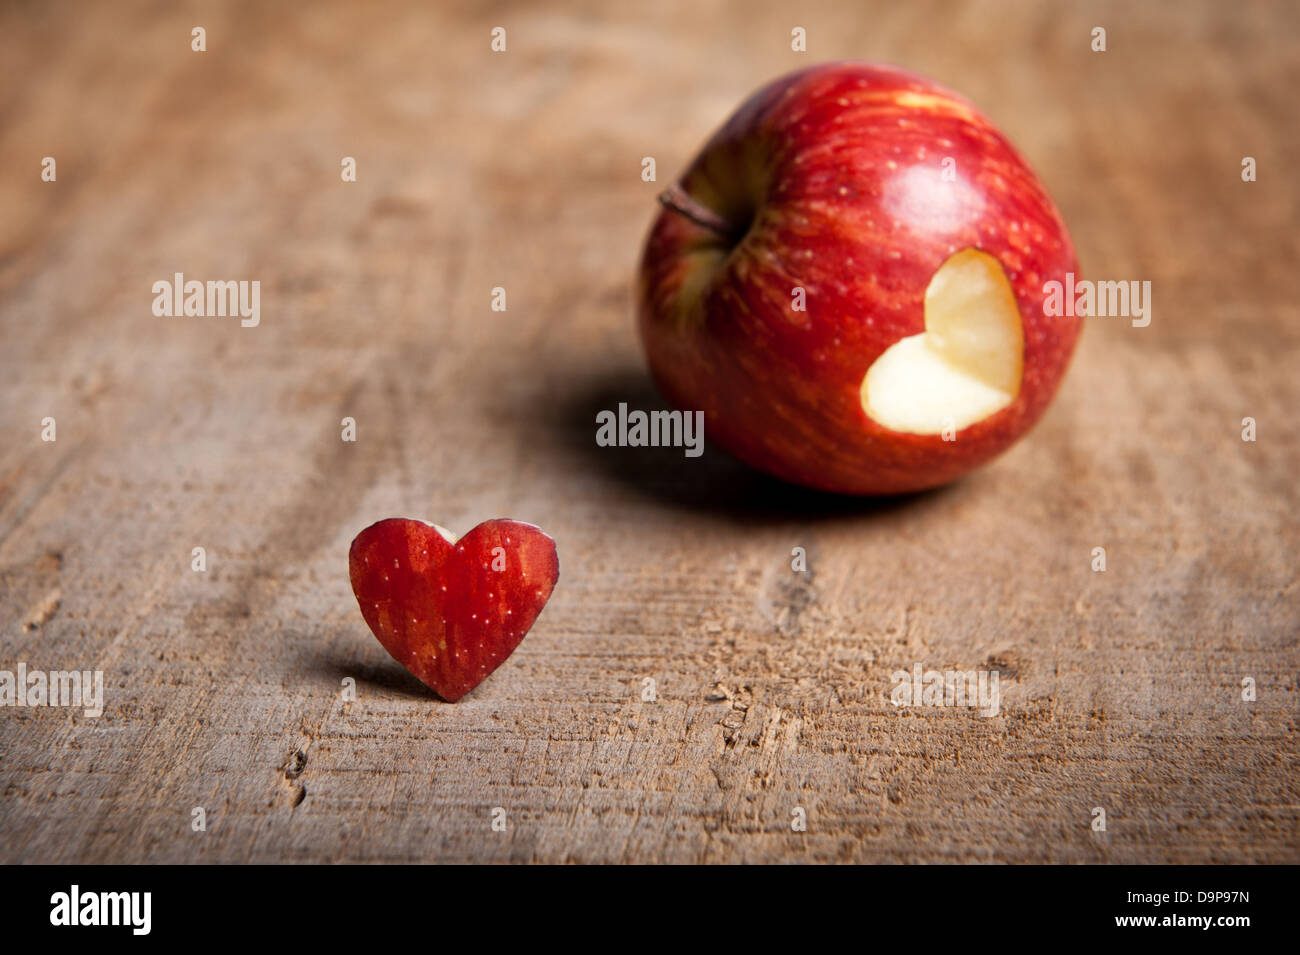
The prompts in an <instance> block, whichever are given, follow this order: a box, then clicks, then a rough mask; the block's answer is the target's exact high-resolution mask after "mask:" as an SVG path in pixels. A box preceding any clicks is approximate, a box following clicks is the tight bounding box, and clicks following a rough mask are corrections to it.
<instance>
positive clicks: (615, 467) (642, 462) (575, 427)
mask: <svg viewBox="0 0 1300 955" xmlns="http://www.w3.org/2000/svg"><path fill="white" fill-rule="evenodd" d="M557 390H558V389H557ZM620 403H625V404H626V405H627V407H628V410H629V412H630V411H633V410H642V411H646V412H651V411H660V410H671V406H670V405H668V404H667V402H665V401H664V399H663V397H662V396H661V395H660V394H659V391H658V389H656V387H655V385H654V383H653V381H651V379H650V377H649V375H648V374H647V373H646V372H644V371H643V370H641V369H640V368H632V367H624V368H622V369H618V370H615V371H610V372H605V373H602V374H600V375H595V376H593V375H588V376H586V377H581V376H573V377H568V378H566V379H565V383H564V386H563V390H562V391H561V394H560V397H559V399H558V400H553V401H552V402H549V403H539V405H538V407H539V408H541V409H543V410H542V411H541V414H542V418H543V420H542V422H541V424H542V426H543V427H545V428H547V429H549V431H550V432H551V434H552V436H553V437H554V439H555V445H556V446H558V447H562V448H564V449H565V450H566V451H567V452H568V453H569V454H571V455H572V456H573V457H575V458H576V459H577V461H576V466H578V467H581V468H585V469H588V470H590V471H594V472H597V473H599V474H601V475H603V476H604V477H605V478H607V479H608V480H609V481H610V482H611V483H612V484H615V485H617V486H618V487H619V488H620V489H622V490H625V491H630V492H632V493H635V494H638V495H641V496H644V497H647V498H651V499H653V500H655V501H657V502H659V503H661V504H664V505H668V506H670V507H674V508H679V509H684V510H693V511H707V512H709V513H710V514H713V515H717V516H722V517H724V518H727V519H729V520H732V521H735V522H737V523H754V522H782V521H788V520H816V519H834V518H839V517H862V516H869V515H883V514H886V513H896V512H899V511H902V510H905V509H909V508H912V507H917V506H920V505H922V504H925V503H927V502H930V501H932V500H934V499H936V498H937V497H939V496H941V495H943V494H945V493H948V491H947V489H945V488H937V489H935V490H930V491H921V492H917V493H914V494H904V495H895V496H888V497H854V496H851V495H843V494H834V493H830V492H827V491H816V490H812V489H809V488H804V487H800V486H798V485H795V484H789V483H787V482H785V481H781V480H779V479H777V478H774V477H770V476H769V475H766V474H764V473H762V472H761V471H758V470H756V469H754V468H751V467H749V466H748V465H746V464H744V463H743V462H741V461H739V460H737V459H736V458H733V457H732V456H731V455H730V454H728V453H727V452H725V451H723V450H722V449H721V448H719V447H718V446H717V445H715V444H713V443H712V442H710V441H709V440H708V431H707V427H706V430H705V446H704V453H703V454H702V455H700V456H699V457H694V458H692V457H687V456H686V455H685V453H684V449H682V448H674V447H602V446H600V445H598V444H597V443H596V431H597V423H596V417H597V415H598V414H599V413H600V412H602V411H613V412H617V409H618V406H619V404H620ZM520 420H527V416H525V417H524V418H521V419H520Z"/></svg>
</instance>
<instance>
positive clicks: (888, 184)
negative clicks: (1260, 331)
mask: <svg viewBox="0 0 1300 955" xmlns="http://www.w3.org/2000/svg"><path fill="white" fill-rule="evenodd" d="M946 157H951V158H952V159H953V160H954V163H955V165H953V166H952V172H953V173H955V180H956V181H948V182H944V181H942V180H941V169H942V167H943V161H944V159H945V158H946ZM677 188H678V189H680V190H681V191H682V192H684V193H685V194H686V195H687V196H689V197H690V199H692V200H694V202H695V203H696V204H697V205H698V206H700V207H703V208H704V209H706V210H710V211H711V212H712V213H714V214H716V216H717V217H719V218H720V219H721V220H722V221H725V222H726V223H728V224H729V225H730V226H731V228H733V229H734V230H735V233H734V234H733V235H731V236H722V235H720V234H719V232H718V231H716V228H707V227H705V226H704V225H701V224H699V222H698V221H696V220H695V219H692V218H690V217H688V216H686V215H683V214H682V213H681V212H680V211H678V210H677V209H674V208H670V207H667V206H665V207H664V208H663V209H661V210H660V212H659V214H658V216H657V218H656V219H655V221H654V223H653V225H652V226H651V229H650V233H649V236H648V238H647V240H646V245H645V250H644V253H643V258H642V263H641V270H640V277H639V287H638V325H639V329H640V333H641V338H642V343H643V345H644V347H645V351H646V355H647V358H648V362H649V366H650V371H651V374H652V375H653V377H654V379H655V381H656V383H657V384H658V385H659V387H660V390H661V391H662V392H663V393H664V395H665V396H666V397H667V398H668V400H669V401H670V402H671V403H673V404H674V405H676V406H677V407H680V408H683V409H686V410H695V409H702V410H703V411H704V416H705V432H706V434H708V436H709V438H710V440H711V441H713V442H714V443H715V444H717V445H718V446H719V447H721V448H723V449H724V450H726V451H729V452H730V453H731V454H733V455H735V456H736V457H738V458H740V459H741V460H743V461H745V462H747V463H748V464H750V465H752V466H754V467H756V468H759V469H760V470H763V471H767V472H768V473H770V474H773V475H775V476H777V477H779V478H782V479H784V480H786V481H791V482H794V483H797V484H802V485H806V486H808V487H812V488H817V489H821V490H826V491H834V492H840V493H848V494H893V493H902V492H908V491H917V490H922V489H925V488H930V487H936V486H939V485H942V484H946V483H948V482H950V481H953V480H955V479H956V478H958V477H960V476H962V475H963V474H965V473H967V472H968V471H970V470H972V469H973V468H976V467H978V466H979V465H981V464H984V463H985V462H987V461H989V460H990V459H991V458H993V457H994V456H995V455H997V454H999V453H1001V452H1002V451H1004V450H1006V448H1008V447H1009V446H1010V445H1011V444H1012V443H1013V442H1015V441H1016V439H1018V438H1019V437H1020V436H1021V435H1022V434H1024V433H1025V432H1026V431H1027V430H1028V429H1029V428H1030V427H1031V426H1032V425H1033V424H1034V423H1035V422H1036V421H1037V420H1038V419H1039V417H1040V416H1041V415H1042V414H1043V412H1044V410H1045V409H1046V408H1047V405H1048V402H1049V401H1050V400H1051V398H1052V396H1053V394H1054V393H1055V392H1056V389H1057V386H1058V384H1059V383H1060V380H1061V378H1062V376H1063V375H1064V373H1065V370H1066V367H1067V365H1068V364H1069V360H1070V356H1071V354H1072V353H1073V351H1074V346H1075V341H1076V339H1077V338H1078V334H1079V330H1080V327H1081V319H1079V318H1078V317H1046V316H1044V313H1043V307H1042V304H1043V298H1044V295H1043V283H1045V282H1047V281H1050V280H1057V281H1062V282H1063V281H1064V279H1065V274H1066V273H1067V272H1074V273H1075V276H1076V278H1078V276H1079V269H1078V264H1077V262H1076V259H1075V252H1074V246H1073V243H1072V242H1071V241H1070V237H1069V234H1068V233H1067V232H1066V228H1065V224H1064V222H1063V221H1062V219H1061V216H1060V213H1059V212H1058V211H1057V210H1056V207H1055V206H1054V205H1053V203H1052V200H1051V199H1050V198H1049V197H1048V195H1047V191H1046V190H1045V189H1044V187H1043V185H1042V183H1041V182H1039V180H1038V178H1037V177H1036V176H1035V175H1034V173H1033V172H1032V171H1031V170H1030V168H1029V167H1028V165H1027V164H1026V163H1025V161H1024V160H1023V159H1022V158H1021V157H1020V155H1019V153H1017V152H1016V150H1015V149H1014V148H1013V147H1012V146H1011V145H1010V144H1009V143H1008V142H1007V140H1006V139H1005V138H1004V137H1003V136H1002V134H1001V133H999V132H998V131H997V129H995V128H994V127H993V125H992V124H991V123H990V122H989V121H988V120H987V119H986V118H985V117H983V116H982V115H981V114H979V113H978V112H976V111H975V109H974V108H973V107H972V106H971V105H970V104H969V103H967V102H966V101H965V100H963V99H961V98H960V97H958V96H957V95H956V94H954V93H952V92H950V91H949V90H946V89H944V88H943V87H941V86H938V85H936V84H935V83H933V82H931V81H929V80H927V79H924V78H923V77H920V76H916V75H914V74H911V73H907V72H905V71H903V70H899V69H895V68H891V67H883V66H875V65H870V64H866V63H857V62H841V63H830V64H824V65H820V66H814V67H812V68H809V69H806V70H802V71H800V72H797V73H793V74H790V75H788V76H785V77H782V78H780V79H777V80H776V81H774V82H772V83H770V84H769V85H767V86H765V87H763V88H762V89H760V90H759V91H758V92H756V93H755V94H754V95H753V96H751V97H750V98H749V99H748V100H747V101H746V102H745V103H744V104H743V105H742V106H741V107H740V109H739V110H738V111H737V112H736V113H735V114H734V115H733V116H732V117H731V118H730V119H729V120H728V121H727V122H726V124H725V125H723V127H722V128H721V129H720V130H718V132H717V133H715V134H714V135H713V137H712V138H711V139H710V140H709V141H708V143H707V144H706V145H705V146H704V148H703V150H702V151H701V152H700V154H699V156H698V157H697V158H696V159H695V160H694V161H693V162H692V163H691V165H690V166H689V167H688V168H687V170H686V172H685V173H684V174H683V176H682V177H681V179H680V181H679V183H678V187H677ZM739 236H743V237H739ZM966 248H976V249H980V250H982V251H984V252H987V253H989V254H990V255H992V256H994V257H995V258H997V259H998V260H999V262H1000V263H1001V265H1002V268H1003V271H1004V272H1005V273H1006V275H1007V278H1008V279H1009V281H1010V284H1011V288H1012V291H1013V293H1014V295H1015V298H1016V303H1017V305H1018V306H1019V310H1020V314H1021V319H1022V322H1023V332H1024V366H1023V376H1022V380H1021V386H1020V392H1019V394H1018V395H1017V396H1016V397H1015V399H1014V400H1013V401H1012V402H1011V404H1010V405H1008V406H1007V407H1005V408H1003V409H1002V410H1000V411H997V412H995V413H994V414H992V415H990V416H988V417H986V418H984V419H982V420H980V421H977V422H975V423H974V424H972V425H969V426H967V427H965V428H962V429H960V430H958V431H957V432H956V440H953V441H944V440H943V436H942V435H939V434H934V435H922V434H911V433H903V432H898V431H893V430H891V429H889V428H886V427H884V426H883V425H881V424H879V423H877V422H876V421H875V420H873V419H872V418H871V417H869V416H868V415H867V413H866V412H865V411H864V410H863V407H862V401H861V396H860V388H861V384H862V380H863V376H864V375H865V374H866V371H867V369H868V368H869V367H870V366H871V365H872V363H873V362H875V360H876V359H877V358H878V357H879V356H880V355H881V354H882V353H883V352H884V351H885V350H886V349H887V348H888V347H889V346H891V345H893V344H894V343H896V342H897V341H899V340H900V339H902V338H905V337H907V336H910V335H916V334H919V333H921V332H923V331H924V330H925V316H924V295H925V290H926V287H927V285H928V284H929V282H930V279H931V277H932V276H933V275H934V273H935V271H936V270H937V269H938V268H939V266H940V265H942V264H943V263H944V261H946V260H947V259H948V257H949V256H951V255H952V254H954V253H955V252H958V251H960V250H962V249H966ZM796 286H799V287H803V288H804V289H805V290H806V305H807V310H806V311H803V312H800V311H796V310H794V309H793V308H792V289H794V288H795V287H796Z"/></svg>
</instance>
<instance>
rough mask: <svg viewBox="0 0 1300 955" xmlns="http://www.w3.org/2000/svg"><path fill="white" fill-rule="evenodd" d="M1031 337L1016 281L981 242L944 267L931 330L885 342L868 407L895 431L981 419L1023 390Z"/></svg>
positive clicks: (871, 375)
mask: <svg viewBox="0 0 1300 955" xmlns="http://www.w3.org/2000/svg"><path fill="white" fill-rule="evenodd" d="M1024 350H1025V338H1024V334H1023V332H1022V331H1021V327H1020V309H1018V308H1017V307H1016V297H1015V294H1014V293H1013V292H1012V291H1011V283H1009V282H1008V281H1007V276H1006V273H1005V272H1003V271H1002V266H1001V265H999V264H998V261H997V259H995V258H993V256H991V255H988V254H986V253H984V252H980V251H978V250H976V249H966V250H965V251H962V252H958V253H957V254H956V255H954V256H953V257H952V258H950V259H948V261H946V262H944V264H943V265H941V266H940V267H939V271H937V272H935V273H934V278H932V279H930V284H929V286H928V287H927V288H926V290H925V331H923V332H921V333H920V334H919V335H909V336H908V337H907V338H904V339H902V340H900V341H898V342H895V343H894V344H893V345H890V346H889V347H888V348H887V349H885V352H884V354H882V355H881V356H880V357H879V358H877V359H876V360H875V362H874V363H873V364H872V366H871V367H870V368H869V369H868V370H867V374H866V376H865V377H864V378H863V379H862V407H863V408H864V409H865V410H866V412H867V414H868V415H869V416H870V417H871V418H872V419H873V420H875V421H877V422H879V423H880V424H882V425H884V426H885V427H886V428H890V429H892V430H894V431H902V432H908V433H910V434H942V433H943V432H944V431H945V430H948V431H950V432H955V431H956V430H957V429H960V428H965V427H967V426H968V425H971V424H974V423H975V422H977V421H981V420H983V419H984V418H987V417H989V416H990V415H992V414H994V413H995V412H998V411H1001V410H1002V409H1003V408H1005V407H1007V406H1008V405H1010V404H1011V402H1013V401H1014V400H1015V398H1016V395H1018V394H1019V393H1020V378H1021V373H1022V370H1023V364H1024Z"/></svg>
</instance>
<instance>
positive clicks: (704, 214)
mask: <svg viewBox="0 0 1300 955" xmlns="http://www.w3.org/2000/svg"><path fill="white" fill-rule="evenodd" d="M659 203H660V205H662V206H663V207H664V208H665V209H672V210H673V212H676V213H677V214H678V215H681V216H685V217H686V218H687V219H690V220H691V221H692V222H694V223H695V224H696V225H698V226H703V227H704V228H706V229H708V230H709V231H710V232H716V233H717V234H718V235H720V236H722V237H724V238H727V239H732V238H735V235H736V229H735V227H734V226H733V225H732V224H731V223H730V222H728V221H727V220H726V219H724V218H722V216H720V215H718V214H717V213H716V212H714V211H713V210H712V209H710V208H708V207H707V206H703V205H700V203H698V202H696V201H695V200H694V199H692V198H691V197H690V195H689V194H687V192H686V190H685V189H683V188H682V187H681V186H678V185H673V186H670V187H669V188H667V189H665V190H664V191H663V192H661V193H659Z"/></svg>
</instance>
